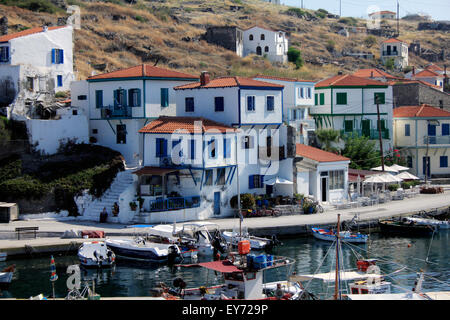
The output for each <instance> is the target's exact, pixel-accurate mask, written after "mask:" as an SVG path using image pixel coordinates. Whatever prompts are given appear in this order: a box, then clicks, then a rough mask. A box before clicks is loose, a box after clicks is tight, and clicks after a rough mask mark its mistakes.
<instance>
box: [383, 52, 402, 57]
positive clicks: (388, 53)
mask: <svg viewBox="0 0 450 320" xmlns="http://www.w3.org/2000/svg"><path fill="white" fill-rule="evenodd" d="M398 55H399V54H398V51H383V56H394V57H396V56H398Z"/></svg>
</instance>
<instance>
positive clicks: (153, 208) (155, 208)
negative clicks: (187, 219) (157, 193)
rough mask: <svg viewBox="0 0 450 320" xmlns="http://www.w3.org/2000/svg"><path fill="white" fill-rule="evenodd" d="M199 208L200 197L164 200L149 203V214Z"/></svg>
mask: <svg viewBox="0 0 450 320" xmlns="http://www.w3.org/2000/svg"><path fill="white" fill-rule="evenodd" d="M198 207H200V196H193V197H176V198H165V199H157V200H152V201H150V212H160V211H170V210H180V209H190V208H198Z"/></svg>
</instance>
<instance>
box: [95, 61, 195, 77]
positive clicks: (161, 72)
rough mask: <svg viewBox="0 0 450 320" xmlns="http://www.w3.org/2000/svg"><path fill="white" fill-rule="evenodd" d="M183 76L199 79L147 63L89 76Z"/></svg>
mask: <svg viewBox="0 0 450 320" xmlns="http://www.w3.org/2000/svg"><path fill="white" fill-rule="evenodd" d="M136 77H137V78H141V77H149V78H183V79H192V80H195V79H198V78H199V77H197V76H193V75H190V74H187V73H182V72H178V71H173V70H169V69H163V68H158V67H154V66H150V65H146V64H141V65H138V66H134V67H131V68H126V69H120V70H117V71H112V72H108V73H103V74H99V75H95V76H90V77H88V80H96V79H111V78H136Z"/></svg>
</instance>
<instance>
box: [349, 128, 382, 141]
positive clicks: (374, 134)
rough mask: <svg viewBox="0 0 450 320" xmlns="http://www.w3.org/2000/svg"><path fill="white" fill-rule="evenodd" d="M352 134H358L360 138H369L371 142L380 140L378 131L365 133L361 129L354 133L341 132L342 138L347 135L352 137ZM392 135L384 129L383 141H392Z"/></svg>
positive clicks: (371, 130)
mask: <svg viewBox="0 0 450 320" xmlns="http://www.w3.org/2000/svg"><path fill="white" fill-rule="evenodd" d="M351 134H356V135H357V136H358V137H362V136H364V137H368V138H369V139H370V140H377V139H379V136H378V129H370V130H369V131H367V130H366V131H364V130H361V129H358V130H353V131H348V132H346V131H345V130H341V136H346V135H351ZM389 136H390V134H389V129H384V130H381V138H382V139H390V138H389Z"/></svg>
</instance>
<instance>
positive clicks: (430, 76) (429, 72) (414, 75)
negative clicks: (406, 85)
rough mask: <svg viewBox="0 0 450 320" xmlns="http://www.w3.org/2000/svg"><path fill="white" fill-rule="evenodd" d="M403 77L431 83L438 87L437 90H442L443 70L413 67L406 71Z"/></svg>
mask: <svg viewBox="0 0 450 320" xmlns="http://www.w3.org/2000/svg"><path fill="white" fill-rule="evenodd" d="M405 78H407V79H411V80H421V81H424V82H427V83H429V84H430V85H432V86H433V87H434V88H435V89H438V90H439V91H444V79H445V75H444V72H443V71H439V70H436V69H434V70H433V69H432V68H425V69H419V70H416V69H415V68H414V67H413V70H412V71H411V72H408V73H407V74H406V75H405Z"/></svg>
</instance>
